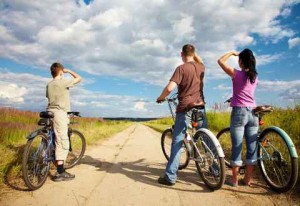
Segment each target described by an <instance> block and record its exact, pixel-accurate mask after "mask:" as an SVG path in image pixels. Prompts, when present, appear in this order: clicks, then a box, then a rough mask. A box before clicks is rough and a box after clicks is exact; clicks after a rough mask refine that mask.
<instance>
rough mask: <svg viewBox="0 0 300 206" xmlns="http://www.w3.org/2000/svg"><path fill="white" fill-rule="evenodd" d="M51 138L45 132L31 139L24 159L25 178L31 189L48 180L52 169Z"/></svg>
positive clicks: (23, 171)
mask: <svg viewBox="0 0 300 206" xmlns="http://www.w3.org/2000/svg"><path fill="white" fill-rule="evenodd" d="M48 145H49V140H48V138H47V136H46V135H45V134H43V133H38V134H37V135H36V136H35V137H33V138H31V139H29V140H28V141H27V144H26V146H25V150H24V153H23V160H22V173H23V179H24V181H25V184H26V185H27V187H28V188H29V189H31V190H36V189H38V188H40V187H41V186H42V185H43V184H44V183H45V181H46V179H47V176H48V173H49V169H50V150H48V149H47V146H48Z"/></svg>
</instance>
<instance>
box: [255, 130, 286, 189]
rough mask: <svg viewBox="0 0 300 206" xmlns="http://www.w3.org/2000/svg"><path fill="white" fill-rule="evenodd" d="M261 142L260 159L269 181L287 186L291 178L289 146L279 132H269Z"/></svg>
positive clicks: (278, 185)
mask: <svg viewBox="0 0 300 206" xmlns="http://www.w3.org/2000/svg"><path fill="white" fill-rule="evenodd" d="M266 136H267V137H265V138H263V139H262V141H261V142H260V143H259V145H260V147H259V148H260V151H259V160H260V161H261V167H262V170H263V174H264V175H265V176H266V179H267V182H270V184H272V185H274V186H276V187H285V186H286V185H287V184H288V182H289V180H290V178H291V171H292V168H291V167H292V166H291V164H292V163H291V157H290V154H289V150H288V147H287V145H286V143H285V142H284V140H283V139H282V138H281V137H280V136H279V134H278V133H275V132H269V133H268V134H267V135H266Z"/></svg>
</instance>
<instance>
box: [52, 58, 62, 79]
mask: <svg viewBox="0 0 300 206" xmlns="http://www.w3.org/2000/svg"><path fill="white" fill-rule="evenodd" d="M63 69H64V66H63V65H62V64H60V63H58V62H55V63H53V64H52V65H51V67H50V71H51V75H52V77H53V78H54V77H56V76H57V75H58V74H59V72H60V71H61V70H63Z"/></svg>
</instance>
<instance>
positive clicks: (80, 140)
mask: <svg viewBox="0 0 300 206" xmlns="http://www.w3.org/2000/svg"><path fill="white" fill-rule="evenodd" d="M69 138H70V149H69V153H68V156H67V159H66V161H65V164H64V167H65V168H66V169H70V168H72V167H74V166H75V165H76V164H78V163H79V161H80V160H81V158H82V157H83V155H84V152H85V148H86V141H85V138H84V136H83V134H82V133H81V132H79V131H77V130H72V131H70V132H69Z"/></svg>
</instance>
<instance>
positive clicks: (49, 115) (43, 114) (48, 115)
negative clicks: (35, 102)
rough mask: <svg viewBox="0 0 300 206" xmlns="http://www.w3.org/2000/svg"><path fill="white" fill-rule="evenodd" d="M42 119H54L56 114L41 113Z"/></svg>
mask: <svg viewBox="0 0 300 206" xmlns="http://www.w3.org/2000/svg"><path fill="white" fill-rule="evenodd" d="M40 117H41V118H53V117H54V113H53V112H50V111H43V112H40Z"/></svg>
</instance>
